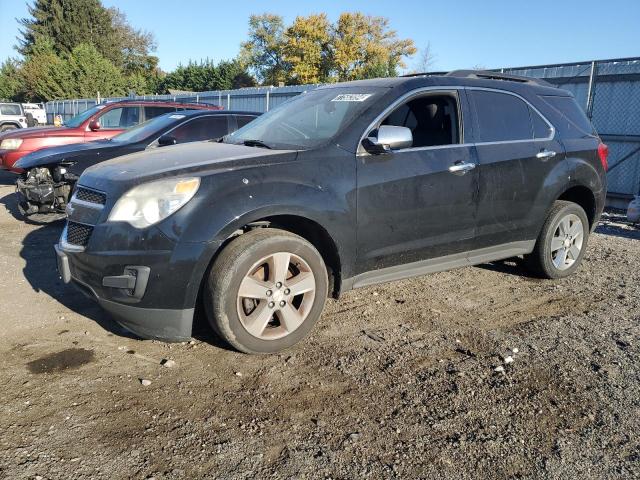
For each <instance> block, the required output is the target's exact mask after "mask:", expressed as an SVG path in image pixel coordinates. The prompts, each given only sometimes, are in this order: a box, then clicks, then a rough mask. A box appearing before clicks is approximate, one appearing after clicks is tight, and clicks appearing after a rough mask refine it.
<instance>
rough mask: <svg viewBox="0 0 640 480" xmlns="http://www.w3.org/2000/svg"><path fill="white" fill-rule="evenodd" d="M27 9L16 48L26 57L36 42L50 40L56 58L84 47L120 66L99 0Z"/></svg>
mask: <svg viewBox="0 0 640 480" xmlns="http://www.w3.org/2000/svg"><path fill="white" fill-rule="evenodd" d="M28 9H29V15H30V17H28V18H22V19H20V20H18V22H19V23H20V25H21V26H22V29H21V31H20V33H21V38H20V39H19V44H18V47H17V48H18V51H19V52H20V53H21V54H22V55H24V56H25V57H27V56H29V55H31V54H32V53H33V48H34V45H35V44H36V41H37V40H38V39H49V40H50V41H51V42H52V47H53V50H54V52H55V53H56V54H58V55H65V54H70V53H71V52H72V51H73V49H74V48H75V47H76V46H77V45H79V44H81V43H85V44H90V45H93V46H95V47H96V49H97V50H98V51H99V52H100V53H101V54H102V55H103V56H104V57H106V58H108V59H109V60H111V61H112V62H114V63H115V64H116V65H119V64H120V63H121V61H122V49H121V48H120V46H119V45H118V44H117V38H116V35H115V29H114V27H113V25H112V19H113V18H112V14H111V13H110V12H109V11H108V10H107V9H106V8H104V7H103V6H102V4H101V3H100V0H35V1H34V3H33V5H29V7H28Z"/></svg>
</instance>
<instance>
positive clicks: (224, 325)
mask: <svg viewBox="0 0 640 480" xmlns="http://www.w3.org/2000/svg"><path fill="white" fill-rule="evenodd" d="M284 265H286V268H283V266H284ZM328 283H329V282H328V276H327V269H326V267H325V264H324V261H323V259H322V256H321V255H320V253H318V251H317V250H316V248H315V247H314V246H313V245H312V244H311V243H309V242H308V241H306V240H305V239H304V238H302V237H299V236H298V235H294V234H292V233H289V232H286V231H284V230H279V229H275V228H260V229H256V230H253V231H251V232H248V233H245V234H243V235H240V236H239V237H238V238H236V239H234V240H233V241H231V243H229V244H228V245H227V246H226V247H225V248H224V249H223V250H222V252H221V253H220V255H219V256H218V258H216V260H215V262H214V263H213V265H212V267H211V270H210V272H209V276H208V279H207V283H206V284H205V288H204V306H205V311H206V313H207V318H208V320H209V323H210V324H211V326H212V327H213V329H214V331H215V332H216V333H217V334H218V336H220V337H221V338H222V339H223V340H225V341H226V342H227V343H229V344H230V345H231V346H233V347H235V348H236V349H238V350H240V351H242V352H245V353H254V354H265V353H274V352H278V351H280V350H283V349H285V348H288V347H291V346H292V345H294V344H295V343H297V342H299V341H300V340H302V339H303V338H304V337H305V336H306V335H307V334H308V333H309V332H310V331H311V329H312V328H313V326H314V325H315V323H316V322H317V321H318V319H319V318H320V314H321V313H322V310H323V308H324V304H325V301H326V298H327V290H328ZM289 287H290V288H289ZM241 288H242V289H241ZM296 290H298V291H300V292H301V293H299V294H297V295H296ZM243 293H244V294H245V295H243ZM247 295H248V296H247ZM252 314H253V316H251V315H252Z"/></svg>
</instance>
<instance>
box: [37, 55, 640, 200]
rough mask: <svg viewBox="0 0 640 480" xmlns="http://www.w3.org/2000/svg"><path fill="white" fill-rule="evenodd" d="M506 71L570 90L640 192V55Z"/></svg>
mask: <svg viewBox="0 0 640 480" xmlns="http://www.w3.org/2000/svg"><path fill="white" fill-rule="evenodd" d="M500 71H502V72H504V73H511V74H515V75H524V76H529V77H536V78H543V79H545V80H546V81H548V82H549V83H552V84H553V85H556V86H558V87H559V88H563V89H565V90H569V91H570V92H572V93H573V95H574V96H575V97H576V100H577V101H578V103H579V104H580V105H581V106H582V107H583V108H584V109H585V111H586V112H587V115H588V116H589V117H590V118H591V121H592V122H593V124H594V126H595V127H596V130H597V131H598V132H599V133H600V136H601V137H602V139H603V140H604V141H605V142H606V143H607V145H609V174H608V184H609V195H610V196H611V197H619V198H621V199H624V198H628V197H629V196H631V195H636V194H638V193H640V57H638V58H623V59H613V60H596V61H588V62H577V63H566V64H556V65H539V66H531V67H517V68H504V69H500ZM317 86H318V85H303V86H289V87H258V88H243V89H239V90H221V91H211V92H199V93H183V94H178V95H151V96H149V95H147V96H130V97H126V98H127V99H145V100H148V99H153V100H172V101H177V102H195V103H210V104H216V105H220V106H222V107H223V108H225V109H227V110H243V111H254V112H266V111H268V110H269V109H271V108H273V107H275V106H277V105H279V104H281V103H282V102H285V101H287V100H288V99H290V98H293V97H295V96H296V95H298V94H300V93H302V92H304V91H307V90H311V89H314V88H316V87H317ZM121 99H123V98H122V97H121V98H108V99H95V98H94V99H90V98H86V99H77V100H60V101H52V102H48V103H47V104H46V110H47V119H48V122H49V123H53V119H54V117H55V116H56V115H60V116H61V117H62V120H63V121H65V120H68V119H69V118H71V117H73V116H74V115H77V114H78V113H81V112H83V111H84V110H86V109H88V108H91V107H93V106H94V105H96V104H97V103H100V102H104V101H107V100H121Z"/></svg>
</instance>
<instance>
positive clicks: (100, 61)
mask: <svg viewBox="0 0 640 480" xmlns="http://www.w3.org/2000/svg"><path fill="white" fill-rule="evenodd" d="M66 61H67V62H66V63H67V68H68V71H69V74H70V76H71V82H70V85H69V86H70V89H72V92H71V95H69V96H71V97H76V98H78V97H79V98H87V97H95V96H96V95H97V92H100V95H102V96H105V97H112V96H120V95H126V94H127V91H126V79H125V77H124V76H123V75H122V73H121V71H120V69H119V68H118V67H116V66H115V65H114V64H113V63H112V62H111V61H109V60H108V59H107V58H105V57H104V56H102V55H101V54H100V52H99V51H98V50H97V49H96V48H95V47H94V46H93V45H88V44H80V45H78V46H77V47H75V48H74V49H73V51H72V52H71V54H70V55H69V56H68V57H67V59H66Z"/></svg>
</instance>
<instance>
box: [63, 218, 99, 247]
mask: <svg viewBox="0 0 640 480" xmlns="http://www.w3.org/2000/svg"><path fill="white" fill-rule="evenodd" d="M92 232H93V227H92V226H91V225H84V224H82V223H76V222H72V221H68V222H67V243H69V244H71V245H78V246H80V247H86V246H87V244H88V243H89V238H91V233H92Z"/></svg>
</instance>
